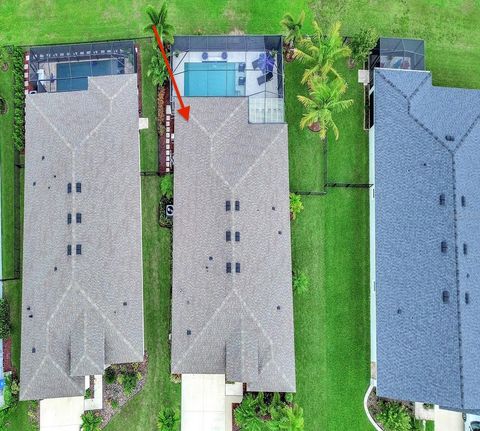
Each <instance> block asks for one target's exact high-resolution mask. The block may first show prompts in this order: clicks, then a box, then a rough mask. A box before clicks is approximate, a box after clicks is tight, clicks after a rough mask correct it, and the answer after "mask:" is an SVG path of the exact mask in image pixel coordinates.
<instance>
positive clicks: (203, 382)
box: [181, 374, 225, 431]
mask: <svg viewBox="0 0 480 431" xmlns="http://www.w3.org/2000/svg"><path fill="white" fill-rule="evenodd" d="M181 418H182V419H181V423H182V431H225V375H224V374H182V415H181Z"/></svg>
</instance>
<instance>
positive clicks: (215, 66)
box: [183, 61, 245, 96]
mask: <svg viewBox="0 0 480 431" xmlns="http://www.w3.org/2000/svg"><path fill="white" fill-rule="evenodd" d="M237 66H238V63H227V62H225V61H208V62H204V63H185V69H184V83H183V85H184V90H183V93H184V96H242V95H244V94H245V85H243V86H237V85H236V81H237V69H238V67H237ZM242 90H243V91H242ZM242 93H243V94H242Z"/></svg>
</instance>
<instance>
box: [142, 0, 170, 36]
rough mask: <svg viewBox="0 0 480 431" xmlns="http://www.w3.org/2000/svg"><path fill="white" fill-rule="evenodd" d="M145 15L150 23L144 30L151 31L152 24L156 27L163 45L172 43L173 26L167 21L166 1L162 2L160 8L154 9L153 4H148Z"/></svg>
mask: <svg viewBox="0 0 480 431" xmlns="http://www.w3.org/2000/svg"><path fill="white" fill-rule="evenodd" d="M146 12H147V15H148V17H149V18H150V21H152V23H151V24H150V25H147V26H146V27H145V31H151V30H152V25H154V26H156V27H157V30H158V34H159V35H160V38H161V39H162V42H163V43H164V44H165V45H168V44H172V43H173V33H174V32H175V30H174V28H173V26H172V25H171V24H169V23H168V22H167V15H168V7H167V2H166V1H165V2H163V4H162V7H161V8H160V10H158V11H157V10H156V9H155V8H154V7H153V6H150V5H148V6H147V9H146Z"/></svg>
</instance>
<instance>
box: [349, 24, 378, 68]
mask: <svg viewBox="0 0 480 431" xmlns="http://www.w3.org/2000/svg"><path fill="white" fill-rule="evenodd" d="M377 40H378V34H377V32H376V31H375V29H373V28H365V29H362V30H360V31H359V32H358V33H356V34H355V35H354V36H353V37H352V39H351V41H350V49H351V50H352V54H351V62H350V64H351V65H352V67H353V65H354V64H355V63H357V64H358V65H361V64H363V63H364V62H365V60H366V59H367V57H368V56H369V54H370V51H371V50H372V49H373V48H374V47H375V45H376V44H377Z"/></svg>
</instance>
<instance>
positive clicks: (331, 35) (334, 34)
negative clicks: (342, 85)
mask: <svg viewBox="0 0 480 431" xmlns="http://www.w3.org/2000/svg"><path fill="white" fill-rule="evenodd" d="M313 27H314V30H315V31H314V33H313V35H312V36H310V37H306V38H304V39H302V40H301V41H300V44H299V47H298V48H295V49H294V56H295V58H296V59H298V60H299V61H300V62H302V63H304V64H305V65H306V66H308V68H307V69H305V72H304V73H303V77H302V84H304V83H305V82H307V81H308V80H309V79H311V78H312V77H313V76H314V75H320V76H321V77H322V78H323V79H327V77H328V74H329V73H330V72H331V73H333V74H334V75H335V76H337V77H340V75H339V74H338V72H337V71H336V69H335V68H334V64H335V62H336V61H337V60H339V59H340V58H346V57H348V56H350V48H349V47H348V46H347V45H345V44H344V43H343V39H342V36H341V35H340V23H339V22H336V23H334V24H333V25H332V27H331V28H330V30H329V31H328V33H324V32H323V30H322V29H321V28H320V26H319V25H318V23H317V22H316V21H314V22H313Z"/></svg>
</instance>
